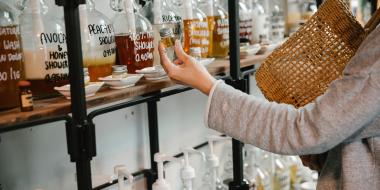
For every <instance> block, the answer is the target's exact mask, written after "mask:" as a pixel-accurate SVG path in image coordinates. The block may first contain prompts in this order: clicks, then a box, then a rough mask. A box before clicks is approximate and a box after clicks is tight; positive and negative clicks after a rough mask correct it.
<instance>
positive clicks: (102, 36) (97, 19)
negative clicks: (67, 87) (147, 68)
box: [79, 0, 116, 82]
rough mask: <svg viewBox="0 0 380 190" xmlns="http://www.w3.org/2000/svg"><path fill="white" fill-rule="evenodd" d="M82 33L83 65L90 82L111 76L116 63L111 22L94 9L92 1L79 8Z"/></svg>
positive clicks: (87, 0)
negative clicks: (86, 69)
mask: <svg viewBox="0 0 380 190" xmlns="http://www.w3.org/2000/svg"><path fill="white" fill-rule="evenodd" d="M79 11H80V17H81V31H82V35H81V36H82V52H83V65H84V67H86V68H88V72H89V74H90V80H91V81H92V82H94V81H98V78H99V77H106V76H109V75H111V74H112V66H113V65H114V64H115V62H116V45H115V34H114V28H113V26H112V24H111V21H110V20H109V19H108V18H107V17H106V16H105V15H103V14H102V13H100V12H99V11H97V10H96V9H95V4H94V1H93V0H86V4H85V5H80V6H79Z"/></svg>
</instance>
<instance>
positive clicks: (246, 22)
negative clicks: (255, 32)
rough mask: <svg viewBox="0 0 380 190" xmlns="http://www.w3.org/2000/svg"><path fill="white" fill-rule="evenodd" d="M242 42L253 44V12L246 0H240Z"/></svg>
mask: <svg viewBox="0 0 380 190" xmlns="http://www.w3.org/2000/svg"><path fill="white" fill-rule="evenodd" d="M239 32H240V42H241V43H250V44H252V13H251V9H249V5H248V4H247V3H246V1H245V0H239Z"/></svg>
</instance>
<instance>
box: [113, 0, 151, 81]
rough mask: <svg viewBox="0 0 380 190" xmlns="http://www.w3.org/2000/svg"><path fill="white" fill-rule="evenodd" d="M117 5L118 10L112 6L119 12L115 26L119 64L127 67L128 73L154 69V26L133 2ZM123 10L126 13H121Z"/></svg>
mask: <svg viewBox="0 0 380 190" xmlns="http://www.w3.org/2000/svg"><path fill="white" fill-rule="evenodd" d="M111 1H112V2H113V1H114V0H111ZM116 4H117V6H116V7H119V8H118V9H117V8H115V7H112V6H111V8H112V9H113V10H115V11H117V12H116V14H115V16H114V18H113V24H114V26H115V35H116V37H115V39H116V48H117V52H118V58H119V64H123V65H126V66H127V67H128V73H136V70H140V69H143V68H145V67H152V66H153V57H154V56H153V50H154V45H153V40H154V37H153V29H152V25H151V24H150V22H149V20H148V19H146V18H145V17H144V16H142V15H141V14H140V13H139V12H138V10H137V5H135V3H134V1H133V0H124V1H118V3H116ZM121 7H122V8H121ZM123 9H124V11H121V10H123Z"/></svg>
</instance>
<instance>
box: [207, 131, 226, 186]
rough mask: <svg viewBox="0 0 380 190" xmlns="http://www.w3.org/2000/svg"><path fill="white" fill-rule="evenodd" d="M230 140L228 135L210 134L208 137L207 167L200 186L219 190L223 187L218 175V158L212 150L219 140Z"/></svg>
mask: <svg viewBox="0 0 380 190" xmlns="http://www.w3.org/2000/svg"><path fill="white" fill-rule="evenodd" d="M228 140H231V138H230V137H222V136H216V135H212V136H209V137H208V144H209V148H210V153H209V154H208V155H207V157H206V160H207V167H208V168H207V169H206V173H205V174H204V176H203V179H202V181H203V183H202V188H203V189H207V190H221V189H223V185H222V181H221V179H220V176H219V172H218V170H219V158H218V156H217V155H216V154H215V151H214V143H215V142H220V141H228Z"/></svg>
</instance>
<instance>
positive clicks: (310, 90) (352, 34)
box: [256, 0, 380, 107]
mask: <svg viewBox="0 0 380 190" xmlns="http://www.w3.org/2000/svg"><path fill="white" fill-rule="evenodd" d="M379 13H380V11H379V10H378V11H377V12H376V14H375V15H374V16H373V17H372V19H371V20H370V21H369V22H368V24H367V25H366V27H365V28H363V27H362V26H361V25H360V24H359V23H358V22H357V21H356V19H355V18H354V16H353V15H352V14H351V12H350V9H349V7H348V5H347V3H346V1H345V0H325V2H324V3H323V4H322V5H321V7H320V8H319V10H318V12H317V13H315V14H314V15H313V16H312V17H311V19H310V20H309V21H308V22H307V23H306V24H305V25H304V26H302V27H301V28H300V29H299V30H298V31H297V32H296V33H295V34H293V35H292V36H291V37H290V38H289V39H288V40H287V41H286V42H285V43H284V44H283V45H282V46H281V47H280V48H279V49H277V50H275V51H274V52H273V53H272V54H271V55H270V56H269V57H268V58H267V59H266V60H265V61H264V63H263V64H262V65H261V66H260V68H259V70H258V71H257V73H256V80H257V83H258V86H259V88H260V89H261V91H262V92H263V94H264V95H265V97H266V98H267V99H268V100H270V101H275V102H278V103H286V104H292V105H294V106H295V107H302V106H304V105H306V104H308V103H309V102H311V101H313V100H315V99H316V98H317V97H318V96H320V95H322V94H323V93H324V92H325V91H326V89H327V88H328V86H329V85H330V84H331V82H332V81H333V80H335V79H337V78H338V77H340V76H341V75H342V72H343V69H344V68H345V65H346V64H347V63H348V62H349V60H350V59H351V57H352V56H353V55H354V54H355V52H356V50H357V49H358V48H359V46H360V44H361V42H362V41H363V40H364V38H365V37H366V36H367V34H368V33H369V32H371V31H372V30H373V29H374V28H375V27H376V25H377V23H379V18H380V16H379V15H380V14H379Z"/></svg>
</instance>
